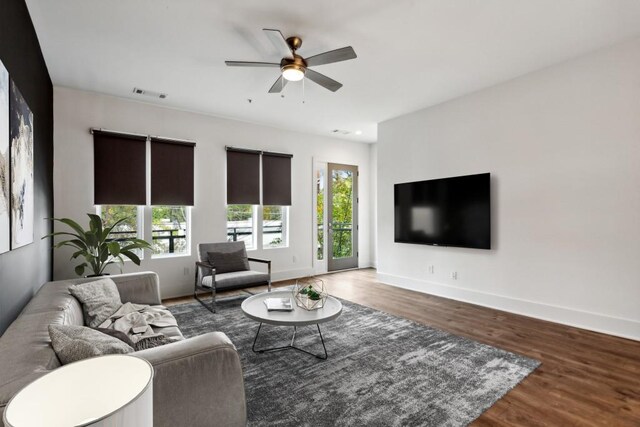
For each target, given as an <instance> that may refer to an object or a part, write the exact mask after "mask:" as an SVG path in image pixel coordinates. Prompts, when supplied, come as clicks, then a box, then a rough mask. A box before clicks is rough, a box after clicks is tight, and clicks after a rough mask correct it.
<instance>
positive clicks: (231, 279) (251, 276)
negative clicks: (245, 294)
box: [202, 270, 269, 289]
mask: <svg viewBox="0 0 640 427" xmlns="http://www.w3.org/2000/svg"><path fill="white" fill-rule="evenodd" d="M211 282H212V280H211V276H205V277H204V278H203V279H202V285H203V286H207V287H211ZM268 282H269V275H268V274H267V273H261V272H259V271H251V270H249V271H234V272H231V273H223V274H216V289H225V288H241V287H243V286H252V285H257V284H267V283H268Z"/></svg>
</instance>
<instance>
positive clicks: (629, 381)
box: [166, 269, 640, 426]
mask: <svg viewBox="0 0 640 427" xmlns="http://www.w3.org/2000/svg"><path fill="white" fill-rule="evenodd" d="M322 279H323V280H324V281H325V284H326V285H327V287H328V289H329V292H330V293H331V294H332V295H334V296H337V297H340V298H343V299H346V300H349V301H354V302H357V303H359V304H362V305H365V306H368V307H372V308H375V309H378V310H381V311H385V312H387V313H391V314H394V315H397V316H401V317H404V318H407V319H411V320H413V321H416V322H419V323H422V324H425V325H429V326H432V327H435V328H438V329H441V330H444V331H447V332H451V333H453V334H456V335H460V336H464V337H467V338H471V339H474V340H476V341H480V342H483V343H486V344H490V345H492V346H495V347H499V348H502V349H505V350H508V351H512V352H515V353H520V354H523V355H526V356H529V357H532V358H535V359H537V360H540V361H541V362H542V366H540V367H539V368H538V369H537V370H536V371H535V372H533V373H532V374H531V375H529V376H528V377H527V378H526V379H525V380H524V381H522V382H521V383H520V384H519V385H518V386H516V387H515V388H514V389H513V390H511V391H510V392H509V393H508V394H507V395H506V396H504V397H503V398H502V399H501V400H499V401H498V402H497V403H496V404H495V405H493V407H491V408H490V409H489V410H487V411H486V412H485V413H484V414H482V416H481V417H480V418H478V419H477V420H476V421H475V422H474V423H473V424H472V425H473V426H640V342H637V341H632V340H626V339H622V338H616V337H612V336H609V335H604V334H599V333H596V332H590V331H586V330H583V329H577V328H572V327H569V326H564V325H559V324H556V323H551V322H546V321H543V320H537V319H533V318H530V317H525V316H519V315H516V314H510V313H506V312H503V311H498V310H493V309H489V308H485V307H480V306H476V305H472V304H466V303H462V302H458V301H454V300H449V299H445V298H440V297H435V296H431V295H426V294H422V293H418V292H413V291H408V290H404V289H399V288H395V287H392V286H388V285H384V284H382V283H380V282H378V281H377V279H376V272H375V270H372V269H365V270H354V271H347V272H341V273H334V274H328V275H325V276H322ZM291 283H292V282H280V283H278V284H276V285H275V286H285V285H288V284H291ZM257 290H259V288H253V289H251V291H252V292H255V291H257ZM190 300H192V299H191V298H181V299H174V300H169V301H166V303H167V304H176V303H182V302H186V301H190Z"/></svg>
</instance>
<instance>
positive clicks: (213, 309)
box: [193, 287, 216, 313]
mask: <svg viewBox="0 0 640 427" xmlns="http://www.w3.org/2000/svg"><path fill="white" fill-rule="evenodd" d="M198 295H200V294H198V292H197V290H194V291H193V297H194V298H195V299H196V301H198V302H199V303H200V304H202V306H203V307H204V308H206V309H207V310H209V311H210V312H212V313H215V312H216V288H215V287H212V288H211V303H209V304H207V302H206V301H204V300H201V299H200V298H198Z"/></svg>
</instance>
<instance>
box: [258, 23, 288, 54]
mask: <svg viewBox="0 0 640 427" xmlns="http://www.w3.org/2000/svg"><path fill="white" fill-rule="evenodd" d="M262 31H264V32H265V34H266V35H267V37H269V40H271V43H273V45H274V46H275V47H276V49H278V53H280V55H281V56H282V57H284V58H293V51H292V50H291V47H290V46H289V43H287V40H286V39H285V38H284V36H283V35H282V33H281V32H280V31H279V30H270V29H269V28H263V29H262Z"/></svg>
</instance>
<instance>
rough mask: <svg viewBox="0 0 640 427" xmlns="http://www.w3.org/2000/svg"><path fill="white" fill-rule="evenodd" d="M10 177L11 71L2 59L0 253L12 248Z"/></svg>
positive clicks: (0, 82)
mask: <svg viewBox="0 0 640 427" xmlns="http://www.w3.org/2000/svg"><path fill="white" fill-rule="evenodd" d="M9 179H10V178H9V72H8V71H7V69H6V68H5V67H4V65H3V64H2V61H0V254H1V253H4V252H7V251H9V250H10V249H11V243H10V242H11V240H10V239H11V231H10V230H11V222H10V220H9V216H10V210H11V205H10V203H9V198H10V195H9Z"/></svg>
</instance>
